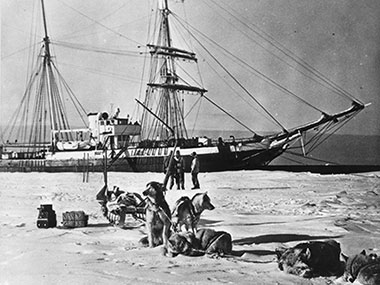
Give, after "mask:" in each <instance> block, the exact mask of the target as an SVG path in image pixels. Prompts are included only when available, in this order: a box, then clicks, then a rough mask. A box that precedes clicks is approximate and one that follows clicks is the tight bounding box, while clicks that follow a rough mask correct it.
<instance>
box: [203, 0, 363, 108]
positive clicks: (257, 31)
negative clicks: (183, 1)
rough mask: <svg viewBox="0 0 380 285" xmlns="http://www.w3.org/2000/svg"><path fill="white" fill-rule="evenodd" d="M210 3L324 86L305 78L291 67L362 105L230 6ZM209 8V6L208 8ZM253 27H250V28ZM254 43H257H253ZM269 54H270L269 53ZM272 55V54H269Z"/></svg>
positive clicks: (213, 0) (212, 0) (214, 2)
mask: <svg viewBox="0 0 380 285" xmlns="http://www.w3.org/2000/svg"><path fill="white" fill-rule="evenodd" d="M203 2H204V3H205V4H206V5H208V3H207V2H206V1H203ZM210 2H212V3H213V4H214V5H215V6H217V7H218V8H220V9H222V10H223V11H224V12H226V13H227V14H228V15H229V16H231V17H233V18H234V19H235V20H236V21H238V22H239V23H241V24H242V25H243V26H244V27H246V28H248V29H249V30H250V31H252V32H253V33H254V34H256V35H257V36H258V37H260V38H261V39H263V40H264V41H265V42H267V43H269V44H270V45H271V46H273V47H274V48H275V49H276V50H278V51H280V52H281V53H282V54H284V55H285V56H287V57H288V58H290V59H291V60H293V61H294V62H296V63H297V64H298V65H300V66H302V67H303V68H304V69H305V70H307V71H309V72H310V73H311V74H313V75H314V76H316V77H317V78H318V79H319V80H321V81H322V82H323V83H324V84H322V83H321V82H318V81H316V80H315V78H313V77H309V76H307V75H306V74H304V73H303V72H302V71H300V70H299V69H296V68H295V67H294V66H291V67H292V68H294V69H296V70H297V71H299V72H301V73H302V74H303V75H305V76H307V77H308V78H310V79H312V80H315V82H318V83H320V84H321V85H323V86H325V87H327V88H329V90H330V91H332V92H334V93H335V94H337V95H339V96H341V97H344V98H347V99H349V100H350V101H356V102H358V103H360V104H363V103H362V102H360V101H359V100H358V99H357V98H355V97H354V96H353V95H352V94H350V93H349V92H347V91H345V90H344V89H343V88H341V87H340V86H338V85H337V84H336V83H334V82H333V81H331V80H330V79H329V78H327V77H326V76H325V75H323V74H322V73H321V72H320V71H318V70H317V69H315V68H314V67H312V66H311V65H310V64H309V63H307V62H306V61H305V60H303V59H302V58H300V57H298V56H297V55H296V54H294V53H293V52H292V51H291V50H289V49H288V48H286V47H285V46H284V45H282V44H281V43H280V42H278V41H277V40H276V39H275V38H273V37H272V36H271V35H269V34H268V33H266V32H265V31H263V30H261V29H260V28H259V27H258V26H257V25H255V24H253V23H251V22H250V21H248V20H247V19H245V18H244V16H242V15H241V14H239V13H237V12H236V10H234V9H233V8H232V7H231V6H229V5H228V4H225V5H226V6H227V5H228V9H227V8H225V7H222V5H223V3H222V2H220V1H219V2H218V3H217V2H216V1H215V0H211V1H210ZM209 7H210V6H209ZM231 11H233V12H235V13H236V15H238V16H236V15H235V14H233V13H232V12H231ZM248 23H249V24H248ZM251 25H252V26H253V27H254V28H253V27H252V26H251ZM255 43H257V42H256V41H255ZM257 44H258V43H257ZM260 46H261V47H262V48H264V49H265V50H267V51H268V52H270V51H269V50H268V49H266V48H265V47H264V46H262V45H260ZM270 53H271V52H270ZM271 54H273V53H271Z"/></svg>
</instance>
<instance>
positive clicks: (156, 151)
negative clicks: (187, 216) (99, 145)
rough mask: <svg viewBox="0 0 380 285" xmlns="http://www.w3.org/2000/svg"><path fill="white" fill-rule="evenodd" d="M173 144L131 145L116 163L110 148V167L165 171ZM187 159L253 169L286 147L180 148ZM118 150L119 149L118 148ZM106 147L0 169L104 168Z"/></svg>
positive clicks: (3, 163)
mask: <svg viewBox="0 0 380 285" xmlns="http://www.w3.org/2000/svg"><path fill="white" fill-rule="evenodd" d="M173 149H174V148H173V147H172V148H134V149H132V150H131V149H129V150H127V151H126V152H125V153H123V155H122V156H121V157H119V158H118V159H117V160H116V161H115V162H114V163H113V162H112V155H111V151H108V152H107V157H108V159H107V164H108V165H107V170H108V171H120V172H163V170H164V160H165V157H167V156H168V155H169V153H170V151H171V150H173ZM177 149H178V150H179V151H180V153H181V155H182V157H183V159H184V161H185V172H190V165H191V160H192V157H191V153H192V152H196V153H197V154H198V158H199V161H200V171H201V172H216V171H228V170H253V169H256V168H259V167H261V166H264V165H267V164H268V163H270V162H271V161H272V160H273V159H275V158H276V157H277V156H279V155H281V154H282V153H283V151H284V150H283V148H281V147H278V148H272V149H257V148H253V149H247V150H246V149H244V150H239V149H237V148H236V147H234V146H223V147H216V146H215V147H199V148H183V149H181V148H177ZM115 153H117V151H115ZM104 170H105V160H104V153H103V151H99V150H97V151H95V150H92V151H78V152H59V153H55V154H52V155H50V156H49V155H48V156H47V157H46V158H45V159H7V160H0V171H21V172H84V171H86V172H103V171H104Z"/></svg>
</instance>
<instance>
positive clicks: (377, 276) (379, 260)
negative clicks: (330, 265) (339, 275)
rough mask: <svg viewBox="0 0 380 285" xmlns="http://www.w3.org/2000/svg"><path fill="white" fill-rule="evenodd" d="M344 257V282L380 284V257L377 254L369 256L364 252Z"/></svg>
mask: <svg viewBox="0 0 380 285" xmlns="http://www.w3.org/2000/svg"><path fill="white" fill-rule="evenodd" d="M343 257H344V259H345V261H346V267H345V270H344V274H343V280H344V281H350V282H354V281H356V283H360V284H362V285H376V284H380V257H378V256H377V255H376V254H369V255H367V253H366V252H365V250H363V251H362V252H361V253H360V254H357V255H354V256H350V257H347V256H345V255H343Z"/></svg>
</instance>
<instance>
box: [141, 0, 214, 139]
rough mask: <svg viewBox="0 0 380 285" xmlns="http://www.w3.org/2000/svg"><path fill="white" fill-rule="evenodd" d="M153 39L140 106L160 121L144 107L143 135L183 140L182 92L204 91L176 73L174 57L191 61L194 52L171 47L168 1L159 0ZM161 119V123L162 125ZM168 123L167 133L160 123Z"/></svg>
mask: <svg viewBox="0 0 380 285" xmlns="http://www.w3.org/2000/svg"><path fill="white" fill-rule="evenodd" d="M159 1H160V2H159V9H158V13H159V23H158V25H157V26H158V32H157V39H156V40H155V43H154V44H148V45H147V47H148V48H149V49H150V54H151V62H150V78H149V81H148V83H147V90H146V97H145V100H144V105H145V106H147V108H148V109H149V110H151V111H152V112H153V113H155V115H156V116H157V117H158V118H159V119H160V120H161V122H160V120H159V119H157V118H155V117H154V116H152V114H151V113H150V112H148V111H147V109H144V113H143V118H142V125H143V127H142V129H143V134H142V135H143V138H144V139H149V140H156V139H159V140H167V139H170V138H173V135H174V139H186V138H187V137H188V134H187V129H186V125H185V119H184V105H183V102H182V100H181V98H182V97H181V96H183V94H185V93H189V92H192V93H194V92H195V93H201V94H203V93H205V92H207V90H205V89H204V88H202V87H198V86H193V85H191V84H189V83H188V82H186V80H184V79H183V78H181V76H180V75H179V74H178V73H177V66H176V60H178V59H181V60H182V61H188V62H195V63H197V58H196V55H195V53H193V52H191V51H187V50H184V49H180V48H177V47H175V46H173V42H172V35H171V29H170V21H169V17H170V15H171V11H170V9H169V7H168V0H159ZM162 122H164V123H165V124H162ZM164 125H167V126H170V128H171V129H173V130H174V132H169V131H168V129H167V128H166V127H165V126H164Z"/></svg>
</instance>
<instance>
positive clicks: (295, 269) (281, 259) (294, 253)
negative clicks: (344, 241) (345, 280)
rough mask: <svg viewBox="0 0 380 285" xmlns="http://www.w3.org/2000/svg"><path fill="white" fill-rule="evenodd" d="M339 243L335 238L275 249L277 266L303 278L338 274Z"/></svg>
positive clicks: (339, 273)
mask: <svg viewBox="0 0 380 285" xmlns="http://www.w3.org/2000/svg"><path fill="white" fill-rule="evenodd" d="M340 253H341V250H340V244H339V243H338V242H336V241H335V240H328V241H311V242H307V243H300V244H298V245H296V246H295V247H292V248H288V249H276V254H277V258H278V267H279V268H280V270H282V271H285V272H286V273H290V274H295V275H298V276H302V277H305V278H311V277H317V276H333V275H335V276H340V275H342V273H343V267H344V265H343V264H344V263H343V262H341V261H340Z"/></svg>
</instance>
